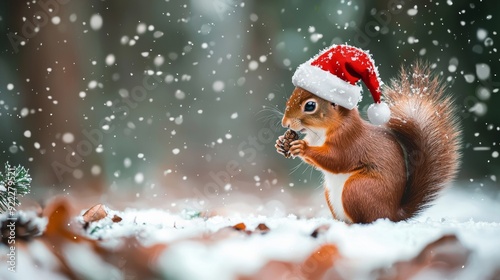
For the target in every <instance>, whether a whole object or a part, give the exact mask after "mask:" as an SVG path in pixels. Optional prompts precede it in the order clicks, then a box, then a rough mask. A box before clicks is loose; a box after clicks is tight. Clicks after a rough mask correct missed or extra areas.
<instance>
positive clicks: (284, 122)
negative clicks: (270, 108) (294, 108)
mask: <svg viewBox="0 0 500 280" xmlns="http://www.w3.org/2000/svg"><path fill="white" fill-rule="evenodd" d="M290 122H291V121H290V120H289V119H287V118H285V117H284V118H283V119H282V120H281V125H282V126H283V127H284V128H289V127H290Z"/></svg>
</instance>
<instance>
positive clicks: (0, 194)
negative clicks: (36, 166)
mask: <svg viewBox="0 0 500 280" xmlns="http://www.w3.org/2000/svg"><path fill="white" fill-rule="evenodd" d="M30 185H31V176H30V175H29V174H28V170H27V169H26V168H24V167H22V166H20V165H18V166H17V167H11V166H10V164H9V163H8V162H7V163H5V169H4V172H3V173H2V172H0V212H4V211H7V210H9V211H10V212H13V211H14V207H15V206H18V205H19V199H18V196H19V195H20V196H24V195H26V194H28V193H29V192H30V187H31V186H30Z"/></svg>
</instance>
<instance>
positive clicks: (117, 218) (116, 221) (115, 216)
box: [111, 215, 123, 223]
mask: <svg viewBox="0 0 500 280" xmlns="http://www.w3.org/2000/svg"><path fill="white" fill-rule="evenodd" d="M111 220H112V221H113V223H119V222H121V221H122V220H123V219H122V217H120V216H118V215H114V216H113V218H111Z"/></svg>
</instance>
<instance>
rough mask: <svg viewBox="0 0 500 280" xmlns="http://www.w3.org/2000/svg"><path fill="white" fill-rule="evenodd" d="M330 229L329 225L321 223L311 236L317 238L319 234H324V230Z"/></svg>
mask: <svg viewBox="0 0 500 280" xmlns="http://www.w3.org/2000/svg"><path fill="white" fill-rule="evenodd" d="M329 229H330V225H321V226H319V227H317V228H316V229H315V230H314V231H313V232H312V233H311V237H313V238H318V235H320V234H324V233H325V232H327V231H328V230H329Z"/></svg>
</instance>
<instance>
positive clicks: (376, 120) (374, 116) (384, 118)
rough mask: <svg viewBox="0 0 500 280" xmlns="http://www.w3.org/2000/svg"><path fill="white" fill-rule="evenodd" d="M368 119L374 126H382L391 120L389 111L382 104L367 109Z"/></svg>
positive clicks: (387, 106)
mask: <svg viewBox="0 0 500 280" xmlns="http://www.w3.org/2000/svg"><path fill="white" fill-rule="evenodd" d="M367 113H368V119H369V120H370V122H371V123H372V124H374V125H382V124H385V123H386V122H388V121H389V119H390V118H391V109H389V105H387V103H384V102H380V103H373V104H372V105H370V107H368V112H367Z"/></svg>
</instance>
